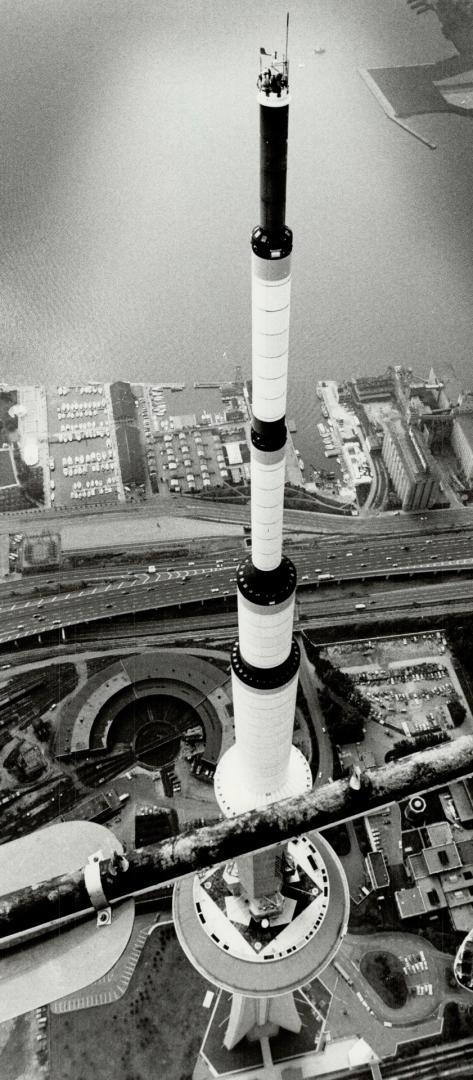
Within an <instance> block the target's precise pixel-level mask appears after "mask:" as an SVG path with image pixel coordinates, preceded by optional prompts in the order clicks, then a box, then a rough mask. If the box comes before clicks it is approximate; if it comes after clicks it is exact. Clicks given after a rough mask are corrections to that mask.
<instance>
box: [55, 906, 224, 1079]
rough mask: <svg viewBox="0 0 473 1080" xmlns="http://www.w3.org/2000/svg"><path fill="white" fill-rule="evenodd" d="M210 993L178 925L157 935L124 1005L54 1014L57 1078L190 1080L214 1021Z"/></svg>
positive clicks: (149, 942)
mask: <svg viewBox="0 0 473 1080" xmlns="http://www.w3.org/2000/svg"><path fill="white" fill-rule="evenodd" d="M208 988H209V987H208V984H207V983H206V982H205V981H204V980H203V979H202V978H201V977H200V975H199V974H198V973H197V972H196V971H195V969H194V968H193V967H192V966H191V965H190V963H189V961H188V960H187V959H186V957H185V956H184V953H183V952H182V949H181V948H180V946H179V943H178V941H177V938H176V935H175V933H174V929H173V927H172V926H164V927H163V928H162V929H160V930H155V931H154V932H153V934H151V936H150V937H149V938H148V939H147V941H146V944H145V947H144V950H143V953H142V956H141V958H140V960H139V962H138V964H137V967H136V969H135V972H134V974H133V976H132V979H131V982H130V984H129V986H128V989H127V991H126V993H125V994H124V996H123V997H122V998H120V1000H119V1001H115V1002H113V1004H111V1005H102V1006H98V1007H96V1008H91V1009H80V1010H78V1011H76V1012H71V1013H66V1014H56V1013H52V1014H51V1017H50V1024H51V1060H50V1069H51V1072H50V1076H51V1080H90V1078H91V1077H93V1076H97V1077H106V1076H107V1077H108V1076H110V1077H111V1076H113V1080H156V1077H163V1078H164V1077H166V1080H190V1078H191V1076H192V1072H193V1069H194V1065H195V1062H196V1059H197V1055H198V1051H199V1048H200V1044H201V1041H202V1037H203V1034H204V1031H205V1028H206V1025H207V1023H208V1019H209V1017H208V1013H207V1011H206V1010H205V1009H203V1008H202V1001H203V998H204V995H205V992H206V990H207V989H208Z"/></svg>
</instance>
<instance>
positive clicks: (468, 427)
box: [452, 413, 473, 481]
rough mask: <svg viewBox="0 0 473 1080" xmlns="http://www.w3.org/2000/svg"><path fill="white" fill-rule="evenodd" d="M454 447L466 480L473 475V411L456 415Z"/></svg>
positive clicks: (453, 432)
mask: <svg viewBox="0 0 473 1080" xmlns="http://www.w3.org/2000/svg"><path fill="white" fill-rule="evenodd" d="M452 449H453V451H454V454H455V457H456V458H457V460H458V463H459V465H460V468H461V470H462V473H463V475H464V477H465V480H467V481H470V480H471V479H472V477H473V413H464V414H461V415H460V416H456V417H455V418H454V421H453V428H452Z"/></svg>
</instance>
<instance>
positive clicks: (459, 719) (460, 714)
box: [447, 697, 466, 727]
mask: <svg viewBox="0 0 473 1080" xmlns="http://www.w3.org/2000/svg"><path fill="white" fill-rule="evenodd" d="M447 706H448V711H449V713H450V716H451V718H452V720H453V723H454V725H455V727H460V725H461V724H463V721H464V719H465V716H466V709H465V706H464V704H463V702H462V701H459V700H458V698H456V697H452V698H450V701H447Z"/></svg>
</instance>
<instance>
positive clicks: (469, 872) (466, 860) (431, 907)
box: [394, 785, 473, 932]
mask: <svg viewBox="0 0 473 1080" xmlns="http://www.w3.org/2000/svg"><path fill="white" fill-rule="evenodd" d="M452 786H454V785H452ZM452 798H453V795H452ZM421 832H422V834H423V837H424V840H425V841H426V842H425V843H424V846H423V847H422V848H421V850H420V851H416V852H414V853H413V854H412V855H410V856H409V857H408V859H407V862H406V870H407V871H408V873H409V874H410V876H411V878H412V879H413V881H414V882H415V884H414V885H413V886H412V887H410V888H405V889H398V890H397V892H395V894H394V895H395V899H396V904H397V908H398V911H399V914H400V916H401V919H410V918H413V917H414V916H418V915H423V914H429V915H430V914H432V912H435V911H439V909H440V908H447V909H448V912H449V915H450V919H451V922H452V926H453V927H454V929H455V930H459V931H462V932H463V931H464V930H465V929H469V928H471V925H472V923H473V840H471V839H469V838H465V839H463V840H457V841H456V842H454V841H453V839H452V830H451V828H450V825H449V824H448V823H447V822H437V823H435V824H434V825H430V826H429V827H428V828H427V829H425V830H421ZM432 840H435V841H437V842H436V843H434V844H432V843H431V841H432Z"/></svg>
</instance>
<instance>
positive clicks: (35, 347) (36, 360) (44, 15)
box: [0, 0, 473, 463]
mask: <svg viewBox="0 0 473 1080" xmlns="http://www.w3.org/2000/svg"><path fill="white" fill-rule="evenodd" d="M285 10H286V8H285V5H284V4H282V3H279V2H278V3H276V4H275V3H270V2H269V0H267V2H264V3H262V4H260V5H259V8H258V13H257V15H256V14H255V12H254V8H253V7H252V5H251V4H250V3H249V0H242V3H241V4H240V5H239V9H238V14H237V16H235V10H234V6H233V5H231V4H230V3H228V2H226V0H225V2H224V3H221V4H218V5H217V4H216V3H209V2H206V3H203V2H201V3H199V2H197V3H192V4H191V3H187V2H182V0H181V2H180V3H177V4H175V5H172V7H171V6H169V5H165V4H163V3H161V4H156V5H154V4H153V5H152V4H148V3H142V4H141V5H129V4H127V3H124V2H123V3H121V2H120V3H117V2H116V0H105V2H103V0H101V2H100V3H98V2H97V0H84V2H83V3H82V4H81V5H80V6H77V5H76V4H75V3H73V2H72V0H62V3H61V6H60V11H61V18H60V19H58V3H57V0H45V3H44V4H42V5H41V6H40V7H38V5H35V4H33V3H32V2H30V0H25V3H24V4H22V5H18V4H16V3H14V0H10V2H8V0H7V2H6V3H5V4H4V5H3V6H2V17H3V19H2V21H3V35H2V42H1V44H0V52H1V56H2V90H1V99H2V109H3V113H2V117H3V137H2V143H3V172H2V181H1V189H0V198H1V207H0V215H1V217H0V228H1V233H2V254H1V265H0V273H1V280H2V295H3V328H2V332H1V341H2V359H3V365H2V374H3V378H4V380H5V381H21V382H23V383H27V384H28V383H31V382H33V381H37V382H42V383H50V384H51V383H54V382H55V381H61V382H62V381H64V382H76V381H77V380H80V381H84V382H86V381H88V380H89V379H92V378H99V379H104V380H106V379H115V378H120V377H122V378H132V379H136V380H138V379H141V380H143V381H146V382H152V383H154V382H158V381H160V380H164V379H173V380H174V379H176V380H178V379H182V381H185V382H186V383H187V386H188V387H189V388H190V387H191V386H192V383H193V381H194V379H195V380H197V381H204V380H223V379H225V378H231V377H232V376H233V372H234V367H235V364H236V363H240V364H241V365H242V368H243V371H244V372H245V373H246V374H249V369H250V318H249V292H250V275H249V265H250V259H249V242H248V239H249V231H250V228H251V226H252V225H253V224H254V223H255V221H256V220H257V216H258V202H257V167H258V162H257V118H256V111H255V102H254V97H253V95H252V93H251V90H249V88H251V86H252V85H253V82H254V77H255V69H256V67H257V63H258V49H259V47H260V45H261V44H262V43H264V44H266V46H267V47H269V46H270V45H273V44H274V45H275V46H276V47H277V44H278V41H277V40H275V38H277V36H278V34H280V35H281V36H282V33H283V27H284V22H285ZM319 43H322V44H323V45H324V46H325V47H326V53H325V54H323V55H315V54H314V47H316V46H317V45H318V44H319ZM230 51H231V54H232V55H231V59H230ZM452 51H453V50H452V49H451V47H449V45H448V43H447V42H446V41H445V40H444V39H443V38H442V36H441V34H440V30H439V27H438V24H437V21H436V20H435V18H434V17H426V18H422V19H420V18H418V17H416V16H415V15H414V14H413V13H411V12H409V11H408V10H407V6H406V4H405V2H404V0H393V2H392V3H390V4H389V5H383V10H382V16H381V15H380V11H379V4H378V2H377V0H338V2H337V3H334V2H333V0H319V2H318V3H317V4H313V5H312V4H309V3H308V2H307V0H298V2H295V4H294V5H293V6H292V8H291V38H290V55H291V63H292V75H291V82H292V88H293V105H292V108H291V120H290V159H289V190H288V221H289V223H290V224H291V226H292V227H293V229H294V235H295V249H294V285H293V312H292V326H291V359H290V377H289V404H288V416H290V417H294V418H295V419H296V421H297V427H298V431H297V435H296V436H295V441H296V445H297V446H298V448H299V449H300V450H301V452H302V456H303V458H304V460H305V461H306V463H308V462H310V461H311V460H312V459H313V453H311V450H312V446H311V435H312V431H313V427H314V423H315V412H314V407H315V401H316V396H315V385H316V382H317V380H318V379H319V378H323V377H327V378H335V379H342V378H344V377H347V376H349V375H351V374H356V373H363V374H373V373H375V372H379V371H382V370H383V369H384V368H385V366H386V364H387V363H397V362H399V363H404V364H408V365H410V366H412V367H413V369H414V371H418V372H419V373H421V374H423V373H426V368H427V367H428V365H430V363H433V364H434V366H435V365H436V364H439V363H440V362H442V361H445V359H448V360H449V361H450V362H452V363H453V365H454V368H455V369H456V371H457V373H458V374H459V376H460V377H461V378H464V379H465V380H468V379H469V371H470V365H471V361H470V355H471V331H472V325H471V323H472V319H471V284H472V276H473V274H472V265H471V251H472V250H473V243H472V241H473V223H472V219H471V183H470V177H471V173H472V166H473V149H472V146H471V129H470V126H469V121H468V120H466V119H460V118H458V117H452V116H432V117H429V116H424V117H417V118H416V129H417V130H419V131H422V132H423V133H424V134H426V135H430V136H432V137H433V138H434V141H435V142H437V143H438V149H437V150H436V151H435V152H431V151H430V150H428V149H427V148H425V147H423V146H422V145H421V144H419V143H417V141H416V140H414V139H413V138H411V137H410V136H409V135H407V134H406V133H405V132H403V131H401V130H399V129H397V128H396V127H395V126H394V125H392V124H389V123H388V122H387V121H386V118H385V116H384V114H383V113H382V111H381V109H380V108H379V106H378V104H377V103H376V101H375V100H374V99H373V98H372V96H371V95H370V93H369V91H368V90H367V88H366V86H365V85H364V83H363V82H362V80H361V79H360V77H359V75H358V71H357V68H358V67H359V66H367V67H370V66H380V65H383V64H384V65H387V64H390V63H396V62H400V63H409V62H411V63H414V62H427V61H432V60H435V59H437V58H439V57H440V56H446V55H449V54H451V53H452ZM20 56H21V62H20ZM233 66H234V70H233ZM242 151H243V152H242ZM224 352H226V354H227V366H226V368H225V364H224V362H223V359H222V358H223V353H224ZM197 393H198V395H199V397H198V401H197V403H196V405H195V406H194V408H198V405H199V402H200V401H203V400H204V399H205V401H206V402H207V401H208V399H209V397H210V396H211V394H209V391H205V392H202V391H196V394H197ZM180 399H181V395H176V405H177V406H178V408H179V409H180V408H182V407H183V406H184V401H183V400H182V404H181V400H180ZM187 402H189V404H188V403H187ZM209 407H211V406H209ZM185 409H186V411H187V410H188V409H189V411H193V409H192V401H191V395H190V392H189V398H187V391H186V404H185Z"/></svg>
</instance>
